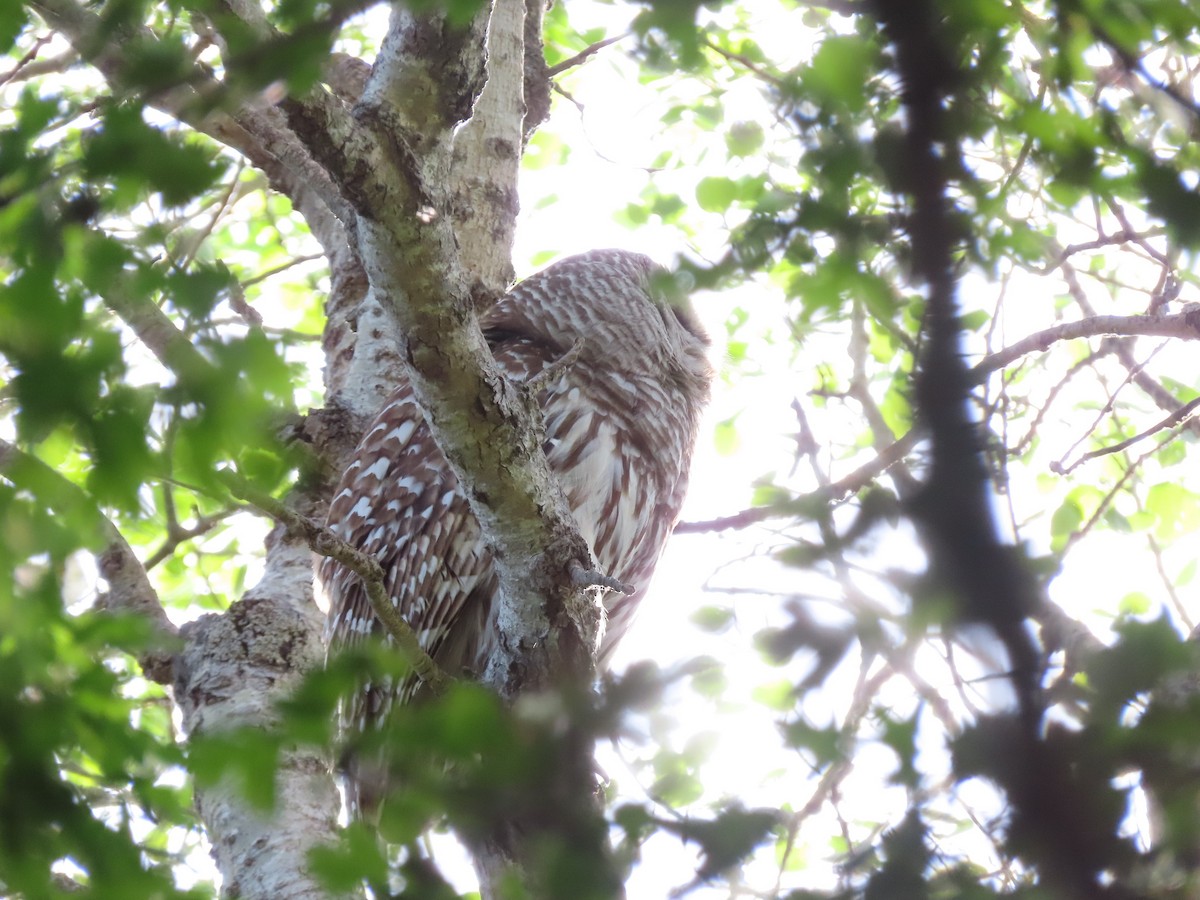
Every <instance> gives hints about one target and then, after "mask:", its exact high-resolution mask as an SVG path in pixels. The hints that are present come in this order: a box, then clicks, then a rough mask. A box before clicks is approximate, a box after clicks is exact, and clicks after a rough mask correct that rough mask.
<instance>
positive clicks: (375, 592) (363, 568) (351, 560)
mask: <svg viewBox="0 0 1200 900" xmlns="http://www.w3.org/2000/svg"><path fill="white" fill-rule="evenodd" d="M222 475H223V477H222V480H223V481H224V482H225V485H226V487H228V488H229V490H230V492H231V493H232V494H233V495H234V496H235V497H238V498H239V499H241V500H245V501H246V502H247V503H250V504H251V505H253V506H255V507H257V508H258V509H260V510H262V511H263V512H264V513H266V514H267V515H268V516H270V517H271V518H273V519H274V520H275V521H277V522H279V523H280V524H281V525H283V526H284V527H285V528H287V530H288V531H289V532H290V533H292V534H294V535H295V536H296V537H298V538H301V539H302V540H304V541H305V542H306V543H307V544H308V546H309V547H310V548H311V549H312V551H313V552H314V553H317V554H320V555H321V556H328V557H331V558H333V559H335V560H337V561H338V562H339V563H341V564H342V565H343V566H345V567H346V568H347V569H349V570H350V571H351V572H353V573H354V574H356V575H357V576H358V577H359V578H361V579H362V581H363V586H364V587H365V588H366V592H367V598H368V599H369V600H370V601H371V608H372V609H373V610H374V611H375V615H376V616H378V617H379V621H380V622H382V623H383V624H384V627H386V628H387V630H388V633H389V634H390V635H391V636H392V638H393V640H394V641H395V643H396V647H397V649H398V650H399V651H400V654H401V655H402V656H403V657H404V658H405V659H406V660H407V661H408V663H409V664H410V665H411V666H412V668H413V672H414V673H415V674H416V675H417V677H418V678H420V679H421V681H423V682H424V683H425V684H426V685H427V686H428V687H429V689H430V690H432V691H433V693H434V694H444V693H445V692H446V690H447V689H448V688H449V687H450V685H451V684H452V683H453V681H454V679H453V678H451V677H450V676H449V675H447V674H446V673H445V672H443V671H442V670H441V668H440V667H439V666H438V664H437V663H436V662H434V661H433V657H431V656H430V655H429V654H428V653H426V652H425V651H424V650H423V649H422V647H421V644H420V642H419V641H418V640H417V636H416V633H415V632H414V631H413V630H412V628H411V627H409V624H408V623H407V622H406V621H404V618H403V616H401V615H400V613H399V612H397V610H396V607H395V606H394V605H393V604H392V600H391V597H390V596H388V589H387V587H386V585H385V584H384V573H383V567H382V566H380V565H379V560H377V559H375V557H373V556H369V555H368V554H366V553H363V552H362V551H360V550H358V549H356V548H355V547H353V546H351V545H350V544H348V543H346V542H345V541H343V540H342V539H341V538H339V537H338V536H337V535H335V534H334V533H333V532H331V531H330V530H329V529H328V528H324V527H323V526H321V525H318V524H317V523H316V522H314V521H313V520H312V519H310V518H308V517H307V516H303V515H301V514H300V513H298V512H296V511H295V510H293V509H291V508H289V507H288V506H287V505H286V504H284V503H282V502H280V501H279V500H276V499H275V498H274V497H272V496H270V495H269V494H264V493H263V492H262V491H258V490H255V489H254V488H253V487H251V486H250V485H249V484H247V483H246V482H245V481H244V480H243V479H241V478H239V477H238V476H236V475H234V474H233V473H231V472H224V473H222Z"/></svg>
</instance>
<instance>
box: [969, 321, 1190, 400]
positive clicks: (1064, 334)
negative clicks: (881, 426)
mask: <svg viewBox="0 0 1200 900" xmlns="http://www.w3.org/2000/svg"><path fill="white" fill-rule="evenodd" d="M1101 335H1126V336H1131V337H1132V336H1139V337H1172V338H1181V339H1183V340H1187V341H1194V340H1200V308H1196V309H1187V310H1185V311H1184V312H1181V313H1178V314H1176V315H1173V316H1090V317H1089V318H1086V319H1080V320H1079V321H1077V322H1064V323H1062V324H1061V325H1055V326H1054V327H1052V328H1047V329H1045V330H1044V331H1039V332H1037V333H1036V334H1031V335H1029V337H1027V338H1023V339H1021V340H1019V341H1017V342H1016V343H1015V344H1011V345H1009V346H1008V347H1005V348H1004V349H1003V350H999V351H997V352H996V353H993V354H991V355H989V356H986V357H984V358H983V360H981V361H980V362H979V363H977V364H976V365H975V367H974V368H973V369H971V376H972V378H973V379H974V381H976V382H980V381H982V380H983V378H984V376H986V375H987V374H988V373H989V372H994V371H996V370H997V369H1003V368H1004V367H1005V366H1007V365H1010V364H1012V363H1013V362H1016V361H1017V360H1018V359H1020V358H1021V357H1023V356H1025V355H1027V354H1029V353H1037V352H1045V351H1046V350H1049V349H1050V346H1051V345H1052V344H1055V343H1057V342H1058V341H1069V340H1075V339H1077V338H1086V337H1099V336H1101Z"/></svg>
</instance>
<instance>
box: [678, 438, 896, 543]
mask: <svg viewBox="0 0 1200 900" xmlns="http://www.w3.org/2000/svg"><path fill="white" fill-rule="evenodd" d="M917 437H918V435H917V432H916V431H910V432H908V433H907V434H905V435H904V436H903V437H901V438H900V439H899V440H897V441H896V442H895V443H894V444H892V445H890V446H889V447H887V448H885V449H884V450H881V451H880V452H879V453H878V454H877V455H876V456H875V457H874V458H873V459H871V460H870V461H869V462H867V463H865V464H863V465H861V466H859V467H858V468H857V469H855V470H854V471H853V472H851V473H850V474H849V475H847V476H846V477H844V478H840V479H838V480H837V481H833V482H830V484H829V486H828V487H825V488H821V489H820V490H816V491H811V492H810V493H807V494H802V495H800V496H799V497H795V498H793V499H791V500H788V501H786V502H784V503H777V504H774V505H772V506H755V507H751V508H750V509H744V510H742V511H741V512H737V513H733V514H732V515H728V516H722V517H721V518H718V519H708V520H706V521H699V522H680V523H679V524H678V525H676V526H675V534H699V533H706V532H712V531H731V530H735V529H741V528H749V527H750V526H751V525H757V524H758V523H759V522H765V521H767V520H768V519H784V518H794V517H796V516H811V515H812V514H813V511H814V510H817V509H821V508H823V507H825V506H827V505H828V504H830V503H835V502H837V501H839V500H842V499H844V498H845V497H847V496H849V495H850V494H856V493H858V492H859V491H860V490H862V489H863V488H864V487H866V486H867V485H868V484H870V483H871V482H872V481H874V480H875V479H876V478H878V477H879V476H880V475H882V474H883V473H884V472H886V471H887V470H888V469H890V468H891V467H892V466H894V465H896V464H897V463H899V462H901V461H902V460H903V459H904V457H905V455H906V454H907V453H909V452H910V451H911V450H912V448H913V447H915V446H916V445H917Z"/></svg>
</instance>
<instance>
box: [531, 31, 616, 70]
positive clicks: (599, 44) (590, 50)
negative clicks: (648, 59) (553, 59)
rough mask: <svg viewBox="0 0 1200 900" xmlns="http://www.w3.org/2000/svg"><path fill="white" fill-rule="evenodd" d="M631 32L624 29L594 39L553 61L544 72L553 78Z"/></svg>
mask: <svg viewBox="0 0 1200 900" xmlns="http://www.w3.org/2000/svg"><path fill="white" fill-rule="evenodd" d="M632 34H633V32H632V31H626V32H625V33H624V34H617V35H614V36H613V37H607V38H605V39H604V40H602V41H596V43H594V44H592V45H591V46H590V47H585V48H584V49H583V50H580V51H579V52H578V53H576V54H575V55H574V56H571V57H568V58H567V59H564V60H563V61H562V62H559V63H555V64H554V65H552V66H551V67H550V68H549V69H547V70H546V74H547V75H548V76H549V77H551V78H553V77H554V76H555V75H561V74H562V73H563V72H565V71H567V69H573V68H575V66H578V65H580V64H581V63H583V62H585V61H586V60H587V58H588V57H589V56H592V55H593V54H595V53H599V52H600V51H601V50H603V49H604V48H605V47H607V46H608V45H609V44H615V43H616V42H617V41H622V40H624V39H625V38H627V37H629V36H630V35H632Z"/></svg>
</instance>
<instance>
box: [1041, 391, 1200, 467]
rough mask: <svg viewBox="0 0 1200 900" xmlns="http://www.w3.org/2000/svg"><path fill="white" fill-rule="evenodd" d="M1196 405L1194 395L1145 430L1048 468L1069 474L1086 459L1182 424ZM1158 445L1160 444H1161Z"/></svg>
mask: <svg viewBox="0 0 1200 900" xmlns="http://www.w3.org/2000/svg"><path fill="white" fill-rule="evenodd" d="M1198 406H1200V397H1195V398H1193V399H1192V400H1189V401H1188V402H1187V403H1185V404H1184V405H1183V406H1181V407H1179V409H1177V410H1175V411H1174V412H1173V413H1171V414H1170V415H1169V416H1167V417H1166V418H1165V419H1162V420H1161V421H1159V422H1156V423H1155V424H1154V425H1151V426H1150V427H1149V428H1147V429H1146V430H1145V431H1141V432H1139V433H1138V434H1135V435H1134V436H1133V437H1130V438H1126V439H1125V440H1123V441H1120V442H1119V443H1116V444H1113V445H1112V446H1110V447H1101V448H1100V449H1099V450H1089V451H1088V452H1087V453H1085V454H1083V455H1082V456H1081V457H1079V459H1077V460H1075V462H1073V463H1071V465H1069V466H1067V467H1066V468H1063V466H1062V465H1061V464H1057V463H1052V464H1051V466H1050V468H1051V469H1052V470H1053V471H1054V472H1055V474H1057V475H1069V474H1070V473H1071V472H1073V471H1075V470H1076V469H1077V468H1079V467H1080V466H1081V465H1083V464H1084V463H1085V462H1087V461H1088V460H1091V459H1096V458H1098V457H1101V456H1108V455H1109V454H1110V453H1119V452H1121V451H1122V450H1125V449H1128V448H1129V447H1132V446H1133V445H1134V444H1136V443H1138V441H1143V440H1145V439H1146V438H1148V437H1150V436H1151V435H1153V434H1157V433H1158V432H1160V431H1163V430H1164V429H1167V428H1173V427H1175V426H1176V425H1180V424H1182V423H1183V421H1184V420H1185V419H1187V417H1188V416H1190V415H1191V414H1192V412H1193V411H1194V410H1195V409H1196V407H1198ZM1159 446H1161V444H1160V445H1159Z"/></svg>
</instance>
